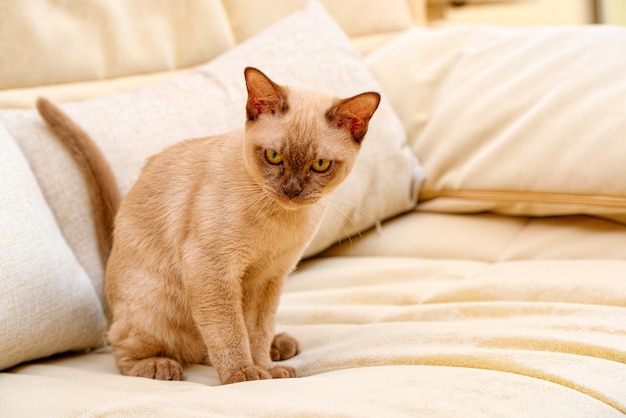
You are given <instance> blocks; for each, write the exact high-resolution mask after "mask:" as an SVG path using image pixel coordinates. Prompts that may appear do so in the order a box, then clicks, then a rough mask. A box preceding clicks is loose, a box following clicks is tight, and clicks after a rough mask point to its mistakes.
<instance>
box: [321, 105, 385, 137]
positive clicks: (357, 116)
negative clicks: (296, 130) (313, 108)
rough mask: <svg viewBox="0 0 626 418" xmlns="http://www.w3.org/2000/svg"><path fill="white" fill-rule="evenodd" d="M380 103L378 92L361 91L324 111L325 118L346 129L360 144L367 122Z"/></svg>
mask: <svg viewBox="0 0 626 418" xmlns="http://www.w3.org/2000/svg"><path fill="white" fill-rule="evenodd" d="M379 103H380V94H378V93H375V92H367V93H361V94H359V95H356V96H354V97H350V98H349V99H343V100H341V101H340V102H339V103H338V104H336V105H335V106H333V107H331V108H330V110H329V111H328V112H326V119H327V120H328V121H329V122H330V123H331V124H333V125H334V126H336V127H337V128H340V129H346V130H348V131H349V132H350V133H351V134H352V137H353V138H354V140H355V141H356V142H357V143H358V144H360V143H361V141H362V140H363V137H364V136H365V133H366V132H367V124H368V123H369V120H370V118H371V117H372V115H374V112H375V111H376V109H377V108H378V104H379Z"/></svg>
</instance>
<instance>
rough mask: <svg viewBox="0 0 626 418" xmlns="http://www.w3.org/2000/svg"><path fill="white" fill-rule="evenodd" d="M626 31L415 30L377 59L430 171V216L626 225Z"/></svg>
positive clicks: (374, 64)
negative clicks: (586, 217)
mask: <svg viewBox="0 0 626 418" xmlns="http://www.w3.org/2000/svg"><path fill="white" fill-rule="evenodd" d="M625 45H626V29H625V28H618V27H603V26H596V27H589V26H581V27H565V28H532V29H521V28H515V29H512V28H498V27H482V28H480V27H479V28H477V27H470V28H449V29H417V28H416V29H412V30H411V31H408V32H407V33H405V34H404V35H403V36H402V37H400V38H398V39H396V40H395V41H394V42H393V43H391V44H388V45H386V46H385V47H384V48H382V49H381V50H380V51H378V52H376V53H375V54H373V55H371V56H370V57H369V58H368V64H369V65H370V68H372V69H373V71H374V73H375V74H376V75H377V76H378V78H379V80H380V81H381V83H382V84H383V86H384V88H385V91H386V92H387V93H388V97H389V98H390V99H391V101H392V103H393V104H394V106H395V108H396V109H397V111H398V113H399V115H400V117H401V119H402V121H403V123H404V125H405V126H406V128H407V131H408V132H409V141H410V142H411V146H412V148H413V150H414V152H415V153H416V155H417V156H418V158H419V159H420V161H422V162H423V164H424V166H425V168H426V171H427V172H428V180H427V181H426V183H425V184H424V187H423V189H422V192H421V195H420V200H423V201H424V202H423V203H421V204H420V208H422V209H428V210H434V211H441V212H480V211H493V212H498V213H503V214H513V215H531V216H533V215H537V216H541V215H564V214H579V213H583V214H590V215H597V216H604V217H608V218H611V219H614V220H619V221H622V222H626V142H625V140H626V137H625V133H626V113H625V111H626V53H625V51H626V50H625V49H624V46H625Z"/></svg>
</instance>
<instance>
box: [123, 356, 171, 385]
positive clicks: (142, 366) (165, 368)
mask: <svg viewBox="0 0 626 418" xmlns="http://www.w3.org/2000/svg"><path fill="white" fill-rule="evenodd" d="M117 366H118V368H119V369H120V371H121V372H122V374H124V375H127V376H138V377H147V378H148V379H156V380H182V379H183V367H182V366H181V365H180V363H179V362H177V361H176V360H174V359H171V358H168V357H149V358H144V359H139V360H136V359H130V358H122V359H119V360H118V362H117Z"/></svg>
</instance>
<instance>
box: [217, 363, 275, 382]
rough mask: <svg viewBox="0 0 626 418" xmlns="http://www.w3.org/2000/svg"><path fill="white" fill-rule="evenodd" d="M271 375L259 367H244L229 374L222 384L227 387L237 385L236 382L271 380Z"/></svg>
mask: <svg viewBox="0 0 626 418" xmlns="http://www.w3.org/2000/svg"><path fill="white" fill-rule="evenodd" d="M271 378H272V375H271V374H270V373H269V372H268V371H267V370H265V369H263V368H262V367H259V366H249V367H244V368H243V369H241V370H238V371H236V372H235V373H233V374H231V375H230V376H229V377H228V378H227V379H226V380H225V381H224V384H225V385H228V384H230V383H238V382H246V381H248V380H264V379H271Z"/></svg>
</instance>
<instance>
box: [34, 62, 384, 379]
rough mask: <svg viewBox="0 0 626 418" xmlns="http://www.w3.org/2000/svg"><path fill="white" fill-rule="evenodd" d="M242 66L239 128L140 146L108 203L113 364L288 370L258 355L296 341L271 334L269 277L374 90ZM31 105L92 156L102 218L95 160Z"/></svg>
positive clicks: (323, 192)
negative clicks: (139, 166)
mask: <svg viewBox="0 0 626 418" xmlns="http://www.w3.org/2000/svg"><path fill="white" fill-rule="evenodd" d="M245 80H246V86H247V89H248V101H247V105H246V113H247V121H246V124H245V128H243V129H240V130H236V131H233V132H230V133H227V134H223V135H219V136H215V137H210V138H202V139H195V140H189V141H185V142H182V143H179V144H177V145H174V146H172V147H169V148H167V149H166V150H164V151H163V152H161V153H160V154H157V155H156V156H154V157H152V158H150V159H149V161H148V162H147V164H146V165H145V167H144V169H143V171H142V173H141V175H140V177H139V179H138V180H137V182H136V183H135V185H134V186H133V187H132V188H131V190H130V191H129V193H128V195H127V196H126V197H125V199H124V200H123V202H122V204H121V206H120V208H119V212H118V213H117V216H116V218H115V230H114V235H113V236H114V239H113V245H112V249H111V252H110V257H109V259H108V263H107V268H106V278H105V290H106V297H107V301H108V303H109V308H110V310H111V313H112V325H111V329H110V331H109V334H108V338H109V341H110V343H111V346H112V350H113V354H114V355H115V358H116V362H117V365H118V367H119V369H120V370H121V372H122V373H123V374H126V375H131V376H144V377H149V378H155V379H173V380H179V379H182V372H183V366H184V365H185V364H189V363H206V364H212V365H213V366H214V367H215V368H216V370H217V373H218V375H219V378H220V381H221V382H222V383H233V382H240V381H245V380H257V379H269V378H278V377H295V376H296V372H295V370H294V369H293V368H291V367H287V366H275V365H273V363H272V361H273V360H274V361H276V360H282V359H287V358H290V357H292V356H294V355H296V354H297V353H298V351H299V346H298V342H297V341H296V340H295V339H294V338H293V337H291V336H289V335H287V334H279V335H277V336H274V334H273V333H274V316H275V313H276V308H277V305H278V301H279V297H280V292H281V288H282V285H283V281H284V280H285V278H286V276H287V275H288V274H289V273H290V272H291V271H292V270H293V269H294V267H295V265H296V263H297V262H298V260H299V259H300V257H301V255H302V252H303V251H304V249H305V247H306V245H307V243H308V242H309V241H310V240H311V238H312V237H313V235H314V234H315V232H316V230H317V229H318V227H319V225H320V221H321V218H322V215H323V213H324V210H325V208H326V204H327V202H326V196H327V195H328V194H329V193H330V192H331V191H332V190H334V189H335V188H336V187H337V186H338V185H339V184H340V183H341V182H342V181H343V180H344V179H345V178H346V176H347V175H348V173H349V172H350V170H351V169H352V166H353V165H354V162H355V160H356V158H357V155H358V151H359V148H360V143H361V141H362V140H363V136H364V135H365V132H366V131H367V124H368V121H369V119H370V118H371V116H372V115H373V113H374V111H375V110H376V108H377V106H378V103H379V100H380V97H379V95H378V93H372V92H369V93H363V94H360V95H357V96H355V97H352V98H349V99H343V100H341V99H337V98H334V97H330V96H327V95H324V94H320V93H316V92H310V91H305V90H300V89H294V88H289V87H285V86H279V85H277V84H275V83H274V82H272V81H271V80H270V79H269V78H268V77H267V76H265V75H264V74H263V73H262V72H260V71H259V70H257V69H254V68H247V69H246V70H245ZM38 108H39V111H40V113H41V115H42V117H43V118H44V119H45V120H46V121H47V122H48V123H49V125H50V126H51V128H52V129H53V130H54V131H55V132H56V133H57V134H58V135H59V136H61V137H62V138H65V139H64V143H65V144H66V145H68V146H69V148H70V149H74V151H73V154H75V155H77V158H78V160H79V161H81V159H82V160H84V162H83V163H81V167H82V168H83V170H84V171H86V172H87V173H88V172H89V171H90V169H89V167H90V166H92V165H96V166H98V167H105V169H104V173H103V172H100V171H97V170H91V171H93V173H94V174H93V175H92V176H88V180H89V182H90V187H91V188H92V189H93V190H95V191H96V192H92V193H93V195H92V203H93V207H94V212H95V213H96V214H97V213H98V212H102V213H101V214H100V215H98V216H96V219H97V222H98V223H100V222H102V219H108V217H109V216H112V214H113V213H114V210H115V207H116V204H115V202H117V199H118V198H119V193H118V192H117V189H116V188H114V187H112V184H114V181H113V180H112V174H111V173H110V169H109V167H108V165H107V164H106V161H104V159H103V157H102V155H101V154H100V153H99V152H93V151H92V150H91V149H92V148H95V146H93V143H92V142H91V141H90V140H89V138H88V137H87V135H86V134H85V133H84V132H82V131H81V130H80V129H79V128H78V127H77V126H76V125H74V124H73V123H71V121H70V120H69V119H68V118H67V117H66V116H65V115H64V114H63V113H62V112H61V111H60V110H59V109H57V108H56V107H54V106H53V105H52V104H50V103H49V102H47V101H45V100H40V101H39V103H38ZM68 138H69V139H68ZM89 144H91V145H89ZM76 150H78V151H76ZM96 150H97V148H96ZM107 170H108V173H106V171H107ZM100 176H102V178H104V179H105V180H104V181H103V180H102V178H100ZM99 195H104V196H105V197H106V198H105V199H98V198H97V197H98V196H99ZM93 196H96V197H95V198H94V197H93ZM107 199H108V200H110V201H111V202H113V203H112V204H107V203H102V201H106V200H107ZM101 200H102V201H101ZM103 214H104V215H103ZM106 228H110V227H109V226H108V224H107V226H106V227H105V228H104V229H105V230H102V228H100V230H101V231H100V232H99V237H100V241H101V249H102V247H106V246H107V245H109V244H108V243H109V241H107V238H106V237H107V235H108V234H107V232H110V231H106ZM106 249H107V248H104V250H103V251H102V253H103V257H104V258H106V254H107V253H108V252H107V251H106Z"/></svg>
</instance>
